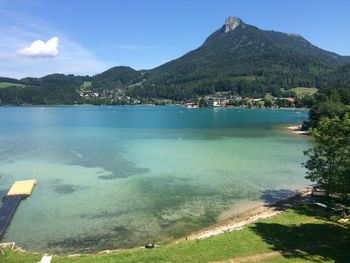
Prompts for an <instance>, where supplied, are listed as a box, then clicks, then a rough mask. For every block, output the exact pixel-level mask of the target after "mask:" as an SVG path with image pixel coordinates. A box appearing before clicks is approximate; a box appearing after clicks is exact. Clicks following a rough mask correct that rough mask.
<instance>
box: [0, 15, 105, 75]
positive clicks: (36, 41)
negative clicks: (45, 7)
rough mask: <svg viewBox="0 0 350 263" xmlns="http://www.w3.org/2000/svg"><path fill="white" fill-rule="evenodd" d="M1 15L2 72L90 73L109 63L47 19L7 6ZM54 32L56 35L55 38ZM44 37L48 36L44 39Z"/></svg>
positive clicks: (36, 73) (0, 49) (0, 65)
mask: <svg viewBox="0 0 350 263" xmlns="http://www.w3.org/2000/svg"><path fill="white" fill-rule="evenodd" d="M0 16H1V17H2V19H1V20H0V39H1V41H0V75H2V76H9V77H17V78H22V77H25V76H43V75H47V74H51V73H72V74H81V75H91V74H96V73H98V72H101V71H103V70H105V69H107V68H108V67H109V66H110V65H107V64H106V63H104V62H103V61H101V60H100V59H98V58H97V56H96V55H95V54H94V53H93V52H92V51H91V50H89V49H87V48H86V47H84V46H82V45H81V44H79V43H78V42H77V41H75V40H74V39H72V38H71V37H69V35H68V34H67V33H66V32H63V31H61V30H60V29H59V28H56V27H54V26H52V25H50V24H49V23H48V22H47V21H43V20H40V19H38V18H36V17H31V16H27V15H25V14H21V13H17V12H12V11H8V10H1V11H0ZM52 35H56V36H57V37H54V38H52ZM50 38H51V39H50ZM43 39H49V40H48V41H46V42H44V41H42V40H43ZM58 44H59V46H58ZM33 57H35V58H36V59H33Z"/></svg>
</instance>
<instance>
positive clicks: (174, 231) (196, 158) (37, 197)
mask: <svg viewBox="0 0 350 263" xmlns="http://www.w3.org/2000/svg"><path fill="white" fill-rule="evenodd" d="M306 118H307V112H304V111H293V110H240V109H185V108H183V107H107V106H106V107H93V106H91V107H90V106H81V107H43V108H42V107H3V108H0V192H1V193H5V191H6V190H7V189H9V187H10V186H11V184H12V183H13V182H14V181H15V180H23V179H32V178H34V179H37V181H38V185H37V187H36V188H35V190H34V192H33V194H32V196H31V197H30V198H28V199H26V200H24V201H22V202H21V204H20V206H19V208H18V210H17V212H16V214H15V216H14V218H13V220H12V223H11V225H10V227H9V228H8V230H7V232H6V234H5V236H4V238H3V240H2V241H4V242H5V241H15V242H16V243H17V244H18V245H19V246H21V247H23V248H26V249H31V250H39V251H54V252H57V253H60V252H61V253H68V252H86V251H94V250H103V249H108V248H120V247H132V246H137V245H142V244H144V243H145V242H147V241H148V240H149V239H152V240H154V241H159V242H165V241H167V240H169V239H172V238H176V237H179V236H183V235H186V234H187V233H189V232H191V231H194V230H197V229H199V228H201V227H206V226H208V225H211V224H214V223H215V222H217V221H218V220H222V219H224V218H226V217H229V216H232V215H235V214H237V213H241V212H242V211H244V210H247V209H249V208H252V207H254V206H256V205H257V204H260V203H261V202H263V201H275V200H276V199H278V198H280V197H283V195H285V194H289V193H290V192H291V191H290V190H295V189H298V188H300V187H302V186H305V185H306V184H307V182H306V181H305V179H304V178H303V177H304V170H303V168H302V167H301V163H302V162H303V159H304V157H303V154H302V151H303V150H305V149H306V148H308V147H309V144H310V142H309V141H308V139H306V138H305V137H303V136H293V135H290V134H288V133H285V132H283V131H281V130H280V129H278V128H276V127H277V126H283V125H285V126H286V125H287V124H290V123H300V122H301V121H302V120H305V119H306Z"/></svg>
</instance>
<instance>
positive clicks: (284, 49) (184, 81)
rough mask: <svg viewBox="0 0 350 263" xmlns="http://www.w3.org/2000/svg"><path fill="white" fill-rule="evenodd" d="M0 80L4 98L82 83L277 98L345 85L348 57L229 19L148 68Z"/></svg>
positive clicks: (137, 91)
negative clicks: (197, 41)
mask: <svg viewBox="0 0 350 263" xmlns="http://www.w3.org/2000/svg"><path fill="white" fill-rule="evenodd" d="M0 82H3V83H5V84H2V88H1V89H0V103H1V102H2V103H4V104H23V103H30V104H38V103H41V104H57V103H67V104H73V103H84V98H83V97H82V96H81V89H83V90H84V89H86V86H85V85H86V84H84V83H89V85H88V87H89V90H91V91H94V92H104V91H108V92H104V94H107V93H108V94H117V93H118V92H119V93H118V94H121V93H120V92H121V91H122V94H127V95H129V96H130V97H134V98H165V99H177V100H182V99H189V98H194V97H197V96H201V95H207V94H212V93H214V92H217V91H230V92H232V94H238V95H240V96H253V97H263V96H265V94H266V93H270V94H271V95H272V96H276V97H278V96H280V95H281V90H290V89H292V88H296V87H306V88H317V89H323V88H325V87H332V88H338V87H343V88H349V87H350V57H347V56H341V55H338V54H336V53H333V52H329V51H326V50H323V49H320V48H318V47H316V46H314V45H312V44H311V43H310V42H309V41H307V40H306V39H305V38H303V37H302V36H300V35H297V34H286V33H281V32H276V31H268V30H262V29H259V28H257V27H255V26H252V25H248V24H246V23H244V22H243V21H242V20H241V19H239V18H237V17H229V18H227V19H226V21H225V23H224V25H223V26H222V27H220V28H219V29H218V30H216V31H215V32H214V33H212V34H211V35H210V36H209V37H208V38H207V39H206V40H205V41H204V43H203V44H202V45H201V46H200V47H198V48H197V49H195V50H193V51H190V52H188V53H187V54H185V55H184V56H182V57H180V58H178V59H175V60H172V61H170V62H168V63H165V64H163V65H160V66H159V67H156V68H154V69H150V70H140V71H138V70H134V69H132V68H130V67H125V66H119V67H113V68H111V69H109V70H107V71H105V72H102V73H100V74H97V75H95V76H92V77H89V76H74V75H63V74H52V75H48V76H45V77H43V78H24V79H21V80H16V79H10V78H0ZM6 83H14V84H18V85H21V86H18V85H17V87H16V85H8V84H6ZM0 86H1V85H0ZM118 96H119V95H118Z"/></svg>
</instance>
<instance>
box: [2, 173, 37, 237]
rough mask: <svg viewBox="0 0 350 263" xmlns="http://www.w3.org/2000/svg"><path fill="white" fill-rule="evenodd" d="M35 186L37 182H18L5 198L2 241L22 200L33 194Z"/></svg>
mask: <svg viewBox="0 0 350 263" xmlns="http://www.w3.org/2000/svg"><path fill="white" fill-rule="evenodd" d="M35 185H36V181H35V180H25V181H17V182H15V183H14V184H13V185H12V187H11V188H10V190H9V191H8V193H7V195H6V196H4V198H3V202H2V206H1V207H0V239H1V238H2V236H3V235H4V233H5V231H6V228H7V227H8V225H9V224H10V221H11V219H12V217H13V215H14V214H15V212H16V209H17V207H18V205H19V203H20V202H21V200H22V199H24V198H26V197H28V196H29V195H31V194H32V191H33V188H34V186H35Z"/></svg>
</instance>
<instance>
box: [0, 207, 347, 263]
mask: <svg viewBox="0 0 350 263" xmlns="http://www.w3.org/2000/svg"><path fill="white" fill-rule="evenodd" d="M332 213H333V212H330V211H326V210H324V209H322V208H318V207H315V206H313V205H303V206H296V207H294V208H293V209H289V210H287V211H286V212H285V213H282V214H280V215H278V216H276V217H273V218H269V219H265V220H260V221H258V222H256V223H254V224H250V225H248V226H246V227H245V228H244V229H242V230H239V231H234V232H231V233H225V234H222V235H219V236H215V237H211V238H207V239H203V240H195V241H184V242H182V243H179V244H174V245H167V246H163V247H160V248H156V249H153V250H146V249H141V248H139V249H131V250H124V251H121V252H116V253H113V254H109V255H89V256H80V257H70V258H68V257H54V258H53V260H52V262H53V263H55V262H77V263H88V262H210V261H223V260H229V259H235V260H237V262H254V261H258V260H260V261H261V262H295V261H298V262H314V261H319V262H320V261H321V262H348V261H347V260H348V259H349V258H350V250H349V248H350V224H345V225H344V224H339V223H337V222H333V221H332V220H330V219H332V218H334V216H333V214H332ZM40 258H41V255H34V254H31V253H19V252H12V251H10V250H5V251H4V253H3V254H2V255H0V262H9V263H12V262H13V263H14V262H16V263H22V262H23V263H24V262H26V263H28V262H38V261H40Z"/></svg>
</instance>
